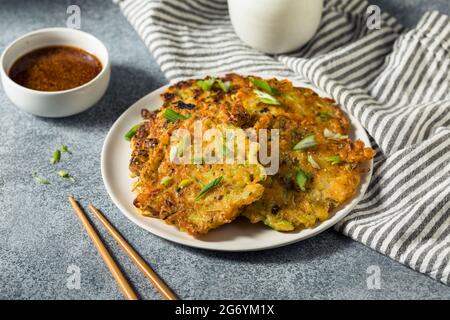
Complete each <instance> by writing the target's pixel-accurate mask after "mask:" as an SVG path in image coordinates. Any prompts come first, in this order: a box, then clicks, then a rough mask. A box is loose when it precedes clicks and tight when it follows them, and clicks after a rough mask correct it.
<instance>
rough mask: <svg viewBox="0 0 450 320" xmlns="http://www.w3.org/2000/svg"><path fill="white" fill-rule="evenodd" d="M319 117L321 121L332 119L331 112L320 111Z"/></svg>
mask: <svg viewBox="0 0 450 320" xmlns="http://www.w3.org/2000/svg"><path fill="white" fill-rule="evenodd" d="M317 117H318V118H319V119H320V120H321V121H327V120H330V118H331V117H332V115H331V112H319V113H318V114H317Z"/></svg>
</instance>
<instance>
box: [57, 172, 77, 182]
mask: <svg viewBox="0 0 450 320" xmlns="http://www.w3.org/2000/svg"><path fill="white" fill-rule="evenodd" d="M57 173H58V176H60V177H61V178H65V179H69V180H70V181H71V182H75V178H74V177H73V176H71V175H70V174H69V171H67V170H59V171H58V172H57Z"/></svg>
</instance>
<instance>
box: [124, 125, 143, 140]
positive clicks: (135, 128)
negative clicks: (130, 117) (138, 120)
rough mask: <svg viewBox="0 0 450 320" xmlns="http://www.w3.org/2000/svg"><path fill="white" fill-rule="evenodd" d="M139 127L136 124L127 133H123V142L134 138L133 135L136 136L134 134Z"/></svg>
mask: <svg viewBox="0 0 450 320" xmlns="http://www.w3.org/2000/svg"><path fill="white" fill-rule="evenodd" d="M140 126H141V124H137V125H135V126H133V127H132V128H131V129H130V130H128V132H127V133H125V135H124V136H123V137H124V138H125V140H127V141H131V138H133V137H134V135H135V134H136V132H137V130H138V129H139V127H140Z"/></svg>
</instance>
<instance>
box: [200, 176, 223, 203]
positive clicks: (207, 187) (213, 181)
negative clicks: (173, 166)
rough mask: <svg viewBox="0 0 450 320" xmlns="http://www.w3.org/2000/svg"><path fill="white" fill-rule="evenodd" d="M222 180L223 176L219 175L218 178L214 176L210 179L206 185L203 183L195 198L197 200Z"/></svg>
mask: <svg viewBox="0 0 450 320" xmlns="http://www.w3.org/2000/svg"><path fill="white" fill-rule="evenodd" d="M222 180H223V176H220V177H218V178H215V179H214V180H212V181H210V182H209V183H208V184H207V185H205V186H204V187H203V188H202V190H200V192H199V193H198V195H197V196H196V197H195V200H196V201H197V200H199V199H201V198H203V197H204V196H205V194H206V193H207V192H209V191H210V190H211V189H214V188H215V187H217V186H218V185H219V184H220V183H221V182H222Z"/></svg>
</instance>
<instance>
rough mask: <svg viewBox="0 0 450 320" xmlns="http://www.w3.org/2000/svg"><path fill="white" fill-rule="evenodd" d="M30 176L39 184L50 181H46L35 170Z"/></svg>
mask: <svg viewBox="0 0 450 320" xmlns="http://www.w3.org/2000/svg"><path fill="white" fill-rule="evenodd" d="M32 177H33V179H34V181H36V182H37V183H39V184H50V181H48V180H47V179H45V178H42V177H39V176H38V175H37V173H36V172H35V173H33V174H32Z"/></svg>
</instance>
